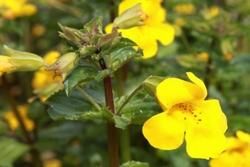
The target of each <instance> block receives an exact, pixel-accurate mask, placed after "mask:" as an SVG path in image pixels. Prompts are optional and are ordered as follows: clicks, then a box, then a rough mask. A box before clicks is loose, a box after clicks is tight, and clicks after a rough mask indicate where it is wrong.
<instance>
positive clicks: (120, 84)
mask: <svg viewBox="0 0 250 167" xmlns="http://www.w3.org/2000/svg"><path fill="white" fill-rule="evenodd" d="M127 73H128V64H125V65H124V66H122V67H121V68H120V69H119V70H118V71H117V72H116V80H117V94H118V96H119V97H121V96H123V95H124V89H125V82H126V80H127ZM128 99H129V97H128V98H127V99H125V102H124V103H123V104H122V106H120V107H119V108H118V109H117V113H120V111H121V109H122V108H123V107H124V106H125V105H126V103H127V100H128ZM119 138H120V149H121V162H123V163H124V162H127V161H130V160H131V154H130V128H129V126H128V127H127V128H126V129H124V130H120V131H119Z"/></svg>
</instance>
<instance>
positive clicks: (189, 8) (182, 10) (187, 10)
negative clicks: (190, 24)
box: [174, 3, 196, 15]
mask: <svg viewBox="0 0 250 167" xmlns="http://www.w3.org/2000/svg"><path fill="white" fill-rule="evenodd" d="M174 12H176V13H178V14H181V15H192V14H194V13H195V12H196V7H195V6H194V5H193V4H192V3H180V4H178V5H176V6H175V7H174Z"/></svg>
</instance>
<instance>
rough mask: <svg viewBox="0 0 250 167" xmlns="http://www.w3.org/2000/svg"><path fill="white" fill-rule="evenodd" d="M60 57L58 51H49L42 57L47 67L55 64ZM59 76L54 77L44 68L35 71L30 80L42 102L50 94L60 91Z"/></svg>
mask: <svg viewBox="0 0 250 167" xmlns="http://www.w3.org/2000/svg"><path fill="white" fill-rule="evenodd" d="M59 57H60V53H59V52H58V51H50V52H48V53H47V54H46V55H45V56H44V61H45V63H46V64H47V65H51V64H53V63H55V62H56V61H57V60H58V58H59ZM62 82H63V79H62V77H61V76H55V74H54V72H52V71H47V70H45V69H44V68H42V69H40V70H39V71H37V72H36V73H35V75H34V78H33V80H32V87H33V89H34V90H35V91H34V92H35V93H36V94H38V96H39V97H40V98H41V100H42V101H45V100H46V99H47V98H48V97H49V95H50V93H51V92H55V91H57V90H60V89H61V88H62V87H63V83H62Z"/></svg>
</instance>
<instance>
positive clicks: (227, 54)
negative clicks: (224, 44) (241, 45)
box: [223, 52, 234, 61]
mask: <svg viewBox="0 0 250 167" xmlns="http://www.w3.org/2000/svg"><path fill="white" fill-rule="evenodd" d="M223 56H224V59H225V60H227V61H230V60H232V59H233V57H234V55H233V54H232V52H226V53H224V55H223Z"/></svg>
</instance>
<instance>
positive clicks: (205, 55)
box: [196, 52, 209, 62]
mask: <svg viewBox="0 0 250 167" xmlns="http://www.w3.org/2000/svg"><path fill="white" fill-rule="evenodd" d="M196 57H197V58H198V60H200V61H202V62H207V61H208V59H209V54H208V53H207V52H201V53H199V54H197V55H196Z"/></svg>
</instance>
